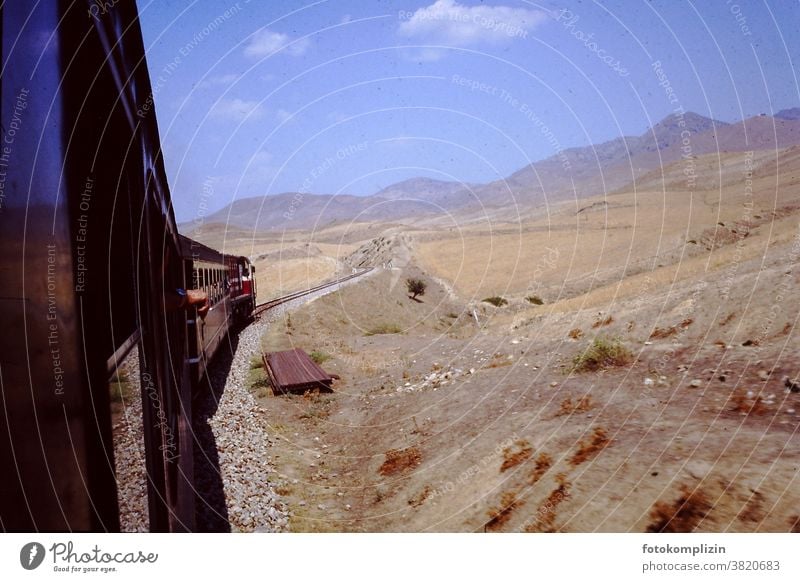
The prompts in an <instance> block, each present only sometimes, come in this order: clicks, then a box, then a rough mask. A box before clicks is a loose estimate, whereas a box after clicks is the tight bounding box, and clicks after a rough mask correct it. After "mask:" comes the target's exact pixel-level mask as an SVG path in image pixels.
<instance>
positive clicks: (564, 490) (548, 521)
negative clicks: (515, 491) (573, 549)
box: [523, 473, 572, 533]
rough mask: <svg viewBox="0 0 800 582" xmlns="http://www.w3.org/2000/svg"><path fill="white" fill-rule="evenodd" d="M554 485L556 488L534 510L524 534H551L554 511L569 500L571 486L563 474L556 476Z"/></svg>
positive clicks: (554, 518) (554, 516)
mask: <svg viewBox="0 0 800 582" xmlns="http://www.w3.org/2000/svg"><path fill="white" fill-rule="evenodd" d="M556 483H557V484H558V487H556V488H555V489H553V490H552V491H551V492H550V495H548V496H547V499H545V500H544V502H542V504H541V505H540V506H539V508H538V509H537V510H536V515H535V516H534V518H533V520H532V521H531V522H529V523H528V524H527V525H525V527H524V528H523V531H524V532H526V533H536V532H553V531H555V530H554V529H553V524H554V523H555V521H556V509H558V506H559V505H560V504H561V503H562V502H564V501H566V500H567V499H569V488H570V487H571V486H572V484H571V483H570V482H569V481H567V476H566V475H565V474H564V473H559V474H558V475H556Z"/></svg>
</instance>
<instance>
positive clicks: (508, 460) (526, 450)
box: [500, 439, 533, 473]
mask: <svg viewBox="0 0 800 582" xmlns="http://www.w3.org/2000/svg"><path fill="white" fill-rule="evenodd" d="M531 455H533V447H531V444H530V443H529V442H528V441H526V440H525V439H520V440H518V441H517V442H515V443H514V444H513V445H512V446H510V447H506V448H505V449H503V464H502V465H500V472H501V473H504V472H506V471H508V470H509V469H511V468H512V467H516V466H517V465H519V464H520V463H522V462H524V461H527V460H528V459H530V458H531Z"/></svg>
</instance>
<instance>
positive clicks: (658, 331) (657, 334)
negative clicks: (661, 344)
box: [650, 318, 694, 339]
mask: <svg viewBox="0 0 800 582" xmlns="http://www.w3.org/2000/svg"><path fill="white" fill-rule="evenodd" d="M692 323H694V320H693V319H692V318H686V319H684V320H683V321H682V322H680V324H679V325H671V326H669V327H665V328H661V327H657V328H655V329H654V330H653V333H651V334H650V339H663V338H665V337H670V336H672V335H675V334H676V333H678V330H679V328H680V329H686V328H687V327H689V326H690V325H692Z"/></svg>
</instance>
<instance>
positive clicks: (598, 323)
mask: <svg viewBox="0 0 800 582" xmlns="http://www.w3.org/2000/svg"><path fill="white" fill-rule="evenodd" d="M612 323H614V318H613V317H611V316H610V315H609V316H608V317H603V316H601V315H598V316H597V319H595V320H594V323H593V324H592V327H593V328H595V329H597V328H598V327H603V326H606V325H611V324H612Z"/></svg>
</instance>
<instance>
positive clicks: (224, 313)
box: [180, 235, 255, 382]
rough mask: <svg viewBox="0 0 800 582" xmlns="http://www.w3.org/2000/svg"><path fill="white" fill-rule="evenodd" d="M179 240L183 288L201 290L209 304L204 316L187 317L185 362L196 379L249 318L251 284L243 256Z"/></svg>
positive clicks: (252, 294) (252, 299)
mask: <svg viewBox="0 0 800 582" xmlns="http://www.w3.org/2000/svg"><path fill="white" fill-rule="evenodd" d="M180 241H181V253H182V258H183V273H184V279H185V280H186V282H187V288H190V289H201V290H203V291H204V292H205V294H206V296H207V297H208V301H209V306H210V307H209V310H208V314H207V315H206V316H205V317H203V318H200V317H194V316H192V317H190V318H189V319H188V346H189V361H190V363H191V364H192V379H193V381H194V382H197V381H198V380H199V379H200V378H201V377H202V376H203V374H204V373H205V370H206V367H207V365H208V362H209V361H210V360H211V358H213V357H214V354H215V353H216V352H217V350H218V349H219V346H220V344H221V343H222V342H223V340H224V339H225V337H226V336H227V335H228V333H229V332H230V331H231V329H233V328H234V327H235V326H236V325H238V324H242V323H244V322H246V321H247V320H248V319H249V318H250V317H251V315H252V313H253V309H254V308H255V287H254V285H253V283H252V282H251V281H250V278H251V272H252V268H251V266H250V262H249V261H248V260H247V258H245V257H236V256H232V255H226V254H223V253H220V252H219V251H216V250H214V249H212V248H210V247H208V246H206V245H204V244H202V243H199V242H197V241H195V240H192V239H190V238H188V237H186V236H183V235H180Z"/></svg>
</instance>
